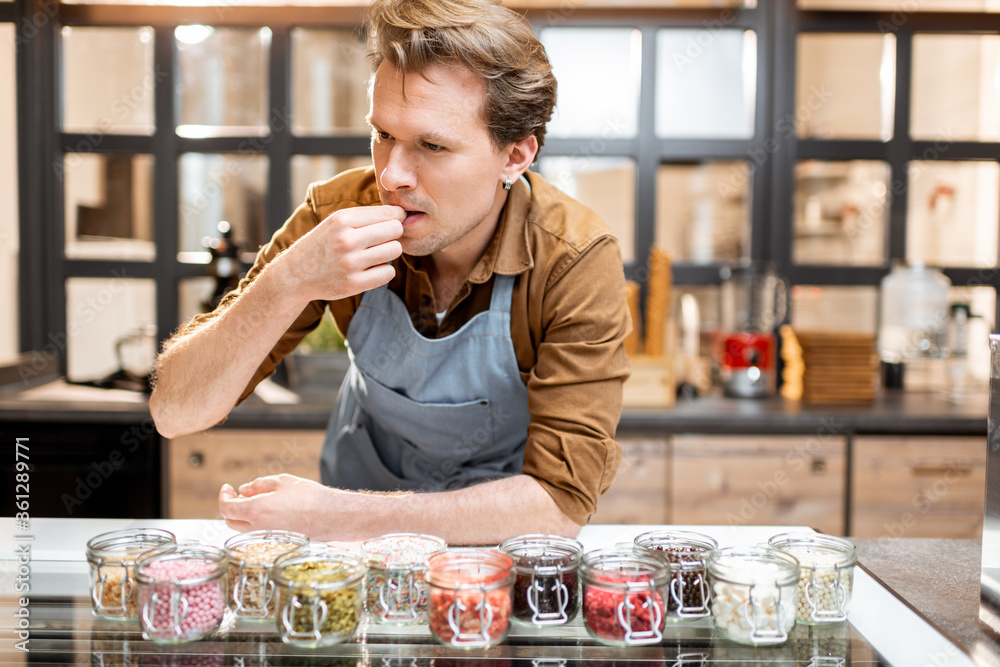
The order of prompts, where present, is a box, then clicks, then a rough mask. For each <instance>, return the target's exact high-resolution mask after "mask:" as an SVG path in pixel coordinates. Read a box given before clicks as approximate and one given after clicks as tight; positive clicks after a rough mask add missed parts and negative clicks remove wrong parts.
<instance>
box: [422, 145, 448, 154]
mask: <svg viewBox="0 0 1000 667" xmlns="http://www.w3.org/2000/svg"><path fill="white" fill-rule="evenodd" d="M424 146H426V147H427V150H429V151H430V152H432V153H437V152H438V151H442V150H444V146H441V145H439V144H428V143H425V144H424Z"/></svg>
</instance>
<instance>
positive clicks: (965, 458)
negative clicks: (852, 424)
mask: <svg viewBox="0 0 1000 667" xmlns="http://www.w3.org/2000/svg"><path fill="white" fill-rule="evenodd" d="M853 472H854V484H853V493H852V495H853V503H852V507H853V509H852V515H851V533H852V534H853V535H855V536H857V537H952V538H974V539H979V538H980V537H982V531H983V503H984V500H985V489H986V439H985V438H982V437H973V436H970V437H930V436H920V437H909V438H903V437H858V438H856V439H855V441H854V471H853Z"/></svg>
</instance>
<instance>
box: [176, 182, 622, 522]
mask: <svg viewBox="0 0 1000 667" xmlns="http://www.w3.org/2000/svg"><path fill="white" fill-rule="evenodd" d="M526 177H527V178H528V180H529V181H530V183H531V187H530V188H528V187H527V186H526V185H525V183H524V182H523V181H518V182H517V183H515V185H514V186H513V187H512V188H511V190H510V193H509V196H508V200H507V203H506V206H505V207H504V211H503V214H502V216H501V220H500V224H499V226H498V228H497V233H496V236H495V237H494V239H493V241H492V242H491V244H490V245H489V247H488V248H487V249H486V252H485V253H484V254H483V256H482V257H481V258H480V260H479V262H478V263H477V264H476V266H475V267H474V268H473V270H472V273H471V274H470V275H469V277H468V280H467V281H466V283H465V284H464V285H463V286H462V288H461V290H460V291H459V293H458V294H457V295H456V297H455V299H454V301H452V303H451V306H450V307H449V308H448V312H447V314H446V315H445V317H444V320H443V321H442V322H441V325H440V326H438V323H437V318H436V317H435V313H434V303H435V300H434V293H433V288H432V286H431V281H430V278H429V276H428V273H427V271H426V270H425V266H426V261H427V259H426V258H421V257H410V256H405V255H404V256H403V257H402V261H397V262H395V266H396V276H395V278H393V279H392V281H390V283H389V288H390V289H391V290H392V291H393V292H395V293H396V294H397V295H398V296H399V297H400V298H401V299H402V300H403V302H404V303H405V304H406V305H407V308H408V309H409V311H410V315H411V317H412V319H413V323H414V326H415V327H416V329H417V331H419V332H420V333H421V334H423V335H424V336H426V337H428V338H438V337H442V336H447V335H449V334H451V333H453V332H455V331H456V330H458V329H459V328H460V327H461V326H462V324H464V323H465V322H467V321H468V320H469V319H470V318H472V317H473V316H474V315H476V314H477V313H480V312H482V311H485V310H488V309H489V304H490V295H491V294H492V289H493V275H494V274H505V275H516V276H519V277H520V278H519V280H518V281H517V282H516V283H515V287H514V293H513V296H512V301H511V325H510V331H511V339H512V340H513V344H514V352H515V354H516V356H517V362H518V366H519V368H520V371H521V379H522V380H524V382H525V384H526V385H527V387H528V410H529V412H530V417H531V421H530V424H529V426H528V440H527V445H526V448H525V452H524V463H523V472H524V474H527V475H530V476H532V477H534V478H535V479H536V480H538V482H539V483H540V484H541V485H542V487H543V488H544V489H545V490H546V491H547V492H548V493H549V494H550V495H551V496H552V498H553V499H554V500H555V502H556V504H557V505H558V506H559V508H560V509H562V511H563V512H565V513H566V515H567V516H569V517H570V518H571V519H573V520H574V521H576V522H577V523H580V524H584V523H586V522H587V520H588V519H589V517H590V515H591V514H593V513H594V509H595V508H596V505H597V499H598V497H599V496H600V495H601V494H602V493H604V492H605V491H606V490H607V489H608V487H609V486H610V485H611V482H612V480H614V477H615V472H616V470H617V468H618V463H619V461H620V459H621V446H620V445H619V444H618V443H617V442H616V441H615V429H616V428H617V426H618V420H619V418H620V416H621V410H622V384H623V382H624V381H625V379H626V378H627V377H628V375H629V372H630V367H629V362H628V358H627V357H626V355H625V350H624V348H623V346H622V342H623V341H624V339H625V336H626V335H627V334H628V333H629V330H630V327H631V324H630V319H629V315H628V308H627V305H626V298H625V277H624V273H623V271H622V261H621V252H620V250H619V248H618V242H617V240H616V239H615V237H614V236H612V235H611V232H610V231H609V230H608V228H607V226H606V225H605V224H604V223H603V222H602V221H601V220H600V219H599V218H598V217H597V216H596V215H595V214H594V213H593V212H592V211H591V210H590V209H588V208H586V207H585V206H583V205H582V204H580V203H579V202H576V201H575V200H573V199H571V198H570V197H568V196H566V195H565V194H563V193H562V192H560V191H559V190H557V189H556V188H554V187H553V186H552V185H550V184H549V183H547V182H546V181H545V180H544V179H542V178H541V177H540V176H538V175H537V174H535V173H532V172H528V173H527V174H526ZM379 203H380V201H379V197H378V190H377V187H376V184H375V178H374V172H373V170H372V169H371V168H366V169H356V170H351V171H347V172H344V173H343V174H340V175H339V176H337V177H335V178H333V179H331V180H329V181H326V182H323V183H314V184H313V185H311V186H310V187H309V191H308V194H307V197H306V201H305V203H304V204H302V205H301V206H299V208H298V209H297V210H296V211H295V213H294V214H293V215H292V217H291V218H289V220H288V221H287V222H286V223H285V224H284V226H283V227H282V228H281V229H280V230H278V232H277V233H276V234H275V235H274V237H273V238H272V239H271V241H270V243H268V244H267V245H265V246H264V247H263V248H261V250H260V252H259V253H258V255H257V259H256V261H255V263H254V265H253V267H252V268H251V269H250V271H249V272H248V273H247V276H246V278H245V279H244V280H243V281H242V282H241V283H240V285H239V287H238V288H237V289H236V290H234V292H232V293H231V294H229V295H227V296H226V299H225V300H224V301H223V303H222V305H221V306H220V308H224V307H225V306H226V304H227V303H228V302H229V301H230V300H231V299H233V298H235V296H236V295H237V294H238V293H239V292H240V291H241V290H243V289H245V288H246V286H247V284H248V283H249V282H250V281H251V280H253V278H254V276H256V275H257V274H258V273H259V272H260V271H261V269H262V268H263V267H264V265H266V264H267V263H268V262H269V261H270V260H272V259H273V258H274V257H275V256H276V255H277V254H278V253H280V252H281V251H282V250H284V249H286V248H288V247H289V246H290V245H292V243H294V242H295V241H296V240H297V239H299V238H300V237H302V236H303V235H305V234H306V233H307V232H309V231H310V230H311V229H313V227H315V226H316V225H318V224H319V223H320V222H322V221H323V220H324V219H326V218H327V217H328V216H329V215H330V214H332V213H334V212H335V211H337V210H338V209H342V208H348V207H352V206H369V205H376V204H379ZM360 302H361V295H360V294H358V295H356V296H353V297H348V298H345V299H340V300H338V301H331V302H320V301H316V302H313V303H311V304H310V305H309V306H308V307H307V308H306V309H305V310H304V311H303V312H302V314H301V315H300V316H299V317H298V319H296V320H295V322H294V323H293V324H292V326H291V327H290V328H289V329H288V331H287V332H286V333H285V335H284V336H283V337H282V338H281V340H279V341H278V343H277V345H275V347H274V349H273V350H271V353H270V354H269V355H268V357H267V358H266V359H265V360H264V361H263V362H262V363H261V365H260V368H258V370H257V372H256V373H255V374H254V376H253V378H252V380H251V381H250V384H249V385H248V386H247V388H246V391H245V392H244V393H243V396H242V397H241V398H240V400H241V401H242V400H243V399H244V398H246V397H247V396H248V395H249V394H250V393H251V392H252V391H253V388H254V387H255V386H256V385H257V383H258V382H260V381H261V380H262V379H264V378H265V377H267V376H268V375H270V374H271V373H273V372H274V368H275V366H276V365H277V364H278V362H279V361H280V360H281V359H282V357H284V356H285V355H286V354H288V353H289V352H291V351H292V350H293V349H294V348H295V346H296V345H298V343H299V342H300V341H301V340H302V338H303V337H305V336H306V334H308V333H309V332H310V331H311V330H312V329H314V328H315V327H316V326H317V325H318V324H319V322H320V320H321V318H322V317H323V313H324V310H325V309H326V308H327V307H329V309H330V312H331V313H332V314H333V318H334V320H335V322H336V324H337V328H338V329H339V330H340V332H341V333H345V332H346V331H347V328H348V325H349V324H350V321H351V317H352V316H353V315H354V312H355V310H356V309H357V308H358V305H359V304H360ZM211 316H212V315H211V314H206V315H200V316H198V317H196V318H195V320H194V321H193V324H197V323H198V322H200V321H204V320H206V319H209V318H211Z"/></svg>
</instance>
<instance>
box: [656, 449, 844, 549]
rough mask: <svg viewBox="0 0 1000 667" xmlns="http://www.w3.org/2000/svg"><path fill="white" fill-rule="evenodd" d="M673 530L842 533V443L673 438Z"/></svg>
mask: <svg viewBox="0 0 1000 667" xmlns="http://www.w3.org/2000/svg"><path fill="white" fill-rule="evenodd" d="M673 451H674V460H673V475H672V484H671V492H672V496H673V503H672V504H673V516H672V523H674V524H708V525H713V524H724V525H740V526H744V525H775V526H809V527H812V528H815V529H817V530H820V531H823V532H826V533H831V534H834V535H841V534H843V530H844V499H845V495H844V480H845V472H846V456H845V452H846V451H847V442H846V439H845V438H843V437H838V436H832V435H817V436H813V437H805V436H760V437H757V436H693V435H686V436H677V437H675V438H674V439H673Z"/></svg>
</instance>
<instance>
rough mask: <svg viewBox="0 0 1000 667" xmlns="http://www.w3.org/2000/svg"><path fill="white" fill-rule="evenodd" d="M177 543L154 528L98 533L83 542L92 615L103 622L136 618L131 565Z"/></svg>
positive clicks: (171, 536)
mask: <svg viewBox="0 0 1000 667" xmlns="http://www.w3.org/2000/svg"><path fill="white" fill-rule="evenodd" d="M176 541H177V538H176V537H175V536H174V534H173V533H171V532H169V531H166V530H160V529H158V528H129V529H127V530H115V531H112V532H110V533H102V534H100V535H98V536H96V537H94V538H92V539H90V540H89V541H88V542H87V564H88V566H89V569H90V601H91V603H92V605H93V609H94V615H95V616H98V617H100V618H107V619H112V620H114V619H135V618H138V617H139V602H138V596H137V595H136V594H135V593H136V590H135V561H136V559H137V558H138V557H139V555H140V554H142V553H143V552H144V551H149V550H150V549H155V548H156V547H159V546H162V545H164V544H171V543H174V542H176Z"/></svg>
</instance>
